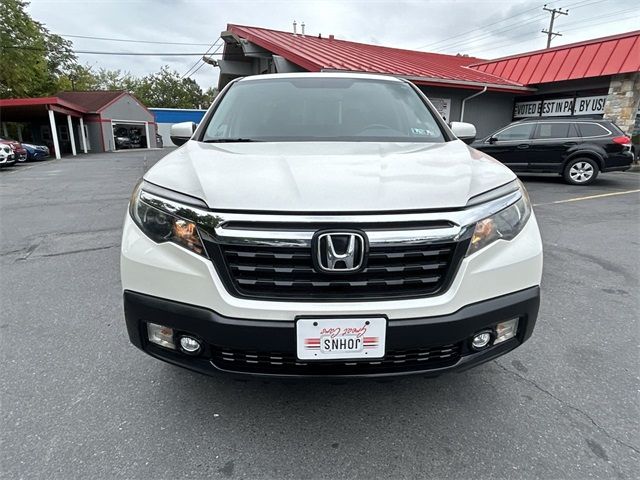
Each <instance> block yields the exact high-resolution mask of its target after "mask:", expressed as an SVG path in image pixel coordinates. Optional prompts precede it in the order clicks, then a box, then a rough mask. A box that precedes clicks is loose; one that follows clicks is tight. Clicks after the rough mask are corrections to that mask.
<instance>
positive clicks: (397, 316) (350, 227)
mask: <svg viewBox="0 0 640 480" xmlns="http://www.w3.org/2000/svg"><path fill="white" fill-rule="evenodd" d="M456 135H457V136H456ZM458 137H460V138H462V139H460V138H458ZM474 137H475V128H474V127H473V126H472V125H469V124H462V123H453V124H452V127H451V128H449V127H448V126H447V125H446V124H445V123H444V121H443V120H442V119H441V118H440V116H439V115H438V113H437V112H436V110H435V109H434V107H433V106H432V105H431V103H430V102H429V101H428V99H427V98H426V97H425V96H424V95H423V94H422V93H421V92H420V90H418V88H417V87H415V86H414V85H412V84H411V83H409V82H407V81H404V80H401V79H397V78H389V77H384V76H377V75H364V74H341V73H304V74H277V75H261V76H253V77H247V78H242V79H239V80H236V81H233V82H231V83H230V84H229V85H228V86H227V87H226V88H225V89H224V90H223V91H222V92H221V94H220V95H219V96H218V97H217V98H216V101H215V103H214V104H213V105H212V107H211V108H210V109H209V111H208V112H207V114H206V115H205V117H204V119H203V121H202V123H201V124H200V125H199V126H198V127H197V129H195V131H194V130H193V128H192V124H178V125H175V126H174V127H173V129H172V140H173V141H174V143H176V142H177V143H181V144H183V145H182V147H181V148H179V149H177V150H175V151H173V152H172V153H170V154H169V155H167V156H166V157H165V158H164V159H162V160H161V161H160V162H158V163H157V164H156V165H155V166H154V167H153V168H151V169H150V170H149V171H148V172H147V173H146V174H145V175H144V178H143V179H142V180H141V181H140V183H139V184H138V185H137V186H136V187H135V190H134V192H133V196H132V198H131V202H130V205H129V211H128V213H127V215H126V218H125V223H124V232H123V237H122V255H121V274H122V286H123V290H124V306H125V317H126V324H127V329H128V333H129V337H130V340H131V342H132V343H133V344H134V345H135V346H137V347H139V348H140V349H142V350H144V351H145V352H147V353H149V354H150V355H153V356H154V357H156V358H158V359H161V360H165V361H168V362H171V363H173V364H176V365H180V366H183V367H187V368H190V369H193V370H197V371H200V372H204V373H213V372H217V371H225V372H233V373H237V374H250V375H260V376H283V377H288V376H301V377H307V376H327V377H358V376H389V375H406V374H418V373H420V374H423V375H424V374H428V375H437V374H439V373H442V372H446V371H450V370H456V369H462V368H468V367H470V366H473V365H477V364H479V363H482V362H486V361H487V360H490V359H493V358H495V357H497V356H499V355H502V354H505V353H507V352H508V351H510V350H512V349H514V348H516V347H517V346H519V345H521V344H522V343H523V342H524V341H525V340H527V339H528V338H529V337H530V336H531V334H532V331H533V329H534V325H535V322H536V317H537V313H538V306H539V296H540V288H539V285H540V279H541V274H542V243H541V239H540V234H539V231H538V225H537V223H536V218H535V215H534V214H533V212H532V209H531V204H530V202H529V198H528V196H527V192H526V191H525V189H524V187H523V185H522V184H521V183H520V182H519V181H518V180H517V179H516V177H515V175H514V174H513V173H512V172H511V171H510V170H509V169H508V168H507V167H505V166H503V165H502V164H500V163H499V162H497V161H495V160H493V159H492V158H490V157H489V156H487V155H485V154H483V153H481V152H479V151H476V150H474V149H472V148H470V147H469V146H468V145H467V144H466V143H465V142H471V141H473V138H474ZM463 140H464V141H463Z"/></svg>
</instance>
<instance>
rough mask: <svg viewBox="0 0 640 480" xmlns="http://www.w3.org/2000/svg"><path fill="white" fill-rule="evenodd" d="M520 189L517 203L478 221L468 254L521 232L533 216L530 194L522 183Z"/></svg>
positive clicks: (511, 237) (509, 238)
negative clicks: (520, 193) (520, 194)
mask: <svg viewBox="0 0 640 480" xmlns="http://www.w3.org/2000/svg"><path fill="white" fill-rule="evenodd" d="M520 191H521V192H522V197H520V199H519V200H518V201H517V202H516V203H514V204H513V205H510V206H508V207H507V208H505V209H504V210H502V211H500V212H498V213H496V214H494V215H492V216H490V217H488V218H485V219H483V220H480V221H479V222H477V223H476V226H475V229H474V231H473V236H472V237H471V243H470V244H469V250H467V255H471V254H473V253H475V252H477V251H478V250H481V249H483V248H484V247H486V246H487V245H490V244H492V243H493V242H495V241H496V240H500V239H502V240H512V239H514V238H515V237H516V235H518V233H520V231H521V230H522V229H523V228H524V226H525V224H526V223H527V220H529V217H530V216H531V203H530V202H529V195H528V194H527V191H526V190H525V189H524V187H523V186H522V185H520Z"/></svg>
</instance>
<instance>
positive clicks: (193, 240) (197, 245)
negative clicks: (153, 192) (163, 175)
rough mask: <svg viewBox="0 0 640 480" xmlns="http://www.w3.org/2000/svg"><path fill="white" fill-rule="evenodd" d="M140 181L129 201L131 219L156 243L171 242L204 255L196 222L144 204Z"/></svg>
mask: <svg viewBox="0 0 640 480" xmlns="http://www.w3.org/2000/svg"><path fill="white" fill-rule="evenodd" d="M141 191H142V182H141V183H140V184H139V185H138V186H137V187H136V188H135V190H134V191H133V195H132V197H131V202H130V203H129V213H130V214H131V218H133V221H134V222H135V223H136V225H138V227H140V230H142V231H143V232H144V233H145V235H147V237H149V238H150V239H151V240H153V241H154V242H156V243H164V242H173V243H175V244H177V245H180V246H181V247H184V248H186V249H187V250H191V251H192V252H195V253H197V254H198V255H202V256H203V257H206V256H207V254H206V253H205V250H204V246H203V245H202V240H201V239H200V234H199V233H198V228H197V227H196V224H195V223H194V222H192V221H190V220H185V219H184V218H180V217H177V216H175V215H173V214H171V213H169V212H165V211H163V210H160V209H158V208H155V207H152V206H151V205H148V204H146V203H145V202H144V201H143V200H141V199H140V192H141Z"/></svg>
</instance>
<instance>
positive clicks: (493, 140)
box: [487, 137, 498, 145]
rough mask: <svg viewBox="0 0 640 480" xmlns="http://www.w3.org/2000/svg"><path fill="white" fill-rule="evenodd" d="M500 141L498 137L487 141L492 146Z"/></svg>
mask: <svg viewBox="0 0 640 480" xmlns="http://www.w3.org/2000/svg"><path fill="white" fill-rule="evenodd" d="M497 141H498V139H497V138H496V137H489V140H487V142H489V143H490V144H492V145H493V144H494V143H496V142H497Z"/></svg>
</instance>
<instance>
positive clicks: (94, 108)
mask: <svg viewBox="0 0 640 480" xmlns="http://www.w3.org/2000/svg"><path fill="white" fill-rule="evenodd" d="M123 95H127V92H125V91H123V90H99V91H85V92H60V93H58V94H57V96H58V98H61V99H63V100H66V101H68V102H72V103H75V104H76V105H80V106H81V107H83V108H84V109H85V110H86V111H88V112H91V113H98V112H100V110H103V109H104V108H105V107H106V106H107V105H109V104H111V103H112V102H114V101H116V100H117V99H118V98H120V97H122V96H123Z"/></svg>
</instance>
